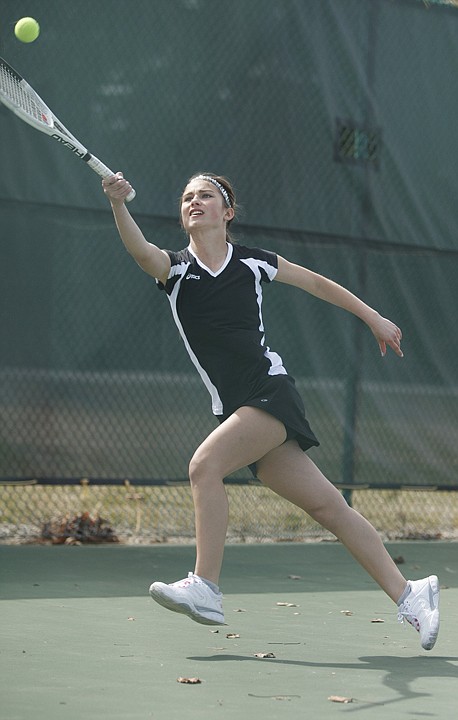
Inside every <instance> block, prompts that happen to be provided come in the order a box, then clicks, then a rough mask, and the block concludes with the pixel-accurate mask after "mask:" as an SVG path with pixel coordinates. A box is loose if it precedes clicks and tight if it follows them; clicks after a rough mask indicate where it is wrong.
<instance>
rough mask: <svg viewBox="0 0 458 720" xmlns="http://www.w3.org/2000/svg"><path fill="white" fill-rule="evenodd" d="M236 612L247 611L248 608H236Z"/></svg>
mask: <svg viewBox="0 0 458 720" xmlns="http://www.w3.org/2000/svg"><path fill="white" fill-rule="evenodd" d="M234 612H246V610H243V609H242V608H236V609H235V610H234Z"/></svg>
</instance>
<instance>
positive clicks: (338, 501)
mask: <svg viewBox="0 0 458 720" xmlns="http://www.w3.org/2000/svg"><path fill="white" fill-rule="evenodd" d="M257 474H258V477H259V479H260V480H261V481H262V482H263V483H264V484H265V485H266V486H268V487H270V488H271V489H272V490H273V491H274V492H276V493H277V494H278V495H281V496H282V497H284V498H286V499H287V500H289V501H290V502H292V503H294V504H295V505H297V506H298V507H300V508H302V509H303V510H305V512H307V513H308V514H309V515H310V516H311V517H313V519H314V520H316V521H317V522H318V523H320V525H322V526H323V527H325V528H327V529H328V530H330V531H331V532H332V533H333V534H334V535H335V536H336V537H337V538H338V539H339V540H340V541H341V542H342V543H343V544H344V545H345V547H346V548H347V549H348V550H349V551H350V553H351V554H352V555H353V557H354V558H355V559H356V560H357V561H358V562H359V563H360V564H361V565H362V567H363V568H364V569H365V570H366V571H367V572H368V573H369V574H370V575H371V576H372V577H373V578H374V580H375V581H376V582H377V583H378V584H379V585H380V587H381V588H382V589H383V590H384V591H385V592H386V594H387V595H388V596H389V597H390V598H391V599H392V600H393V601H394V602H395V603H397V604H398V605H399V612H400V614H401V615H402V616H403V617H405V618H406V620H407V621H408V622H410V623H411V624H412V625H413V626H414V627H415V628H416V629H417V630H418V631H419V632H420V636H421V643H422V647H423V648H424V649H425V650H430V649H431V648H432V647H433V645H434V643H435V641H436V638H437V634H438V632H439V587H438V582H437V578H436V576H431V577H430V578H426V579H425V580H424V581H409V582H407V581H406V579H405V578H404V576H403V575H402V573H401V572H400V570H399V568H398V566H397V565H396V564H395V562H394V560H393V559H392V558H391V556H390V555H389V553H388V551H387V550H386V548H385V546H384V544H383V542H382V540H381V538H380V536H379V534H378V532H377V531H376V530H375V528H374V527H373V526H372V525H371V524H370V523H369V522H368V521H367V520H366V519H365V518H364V517H363V516H362V515H360V514H359V513H358V512H357V511H356V510H354V509H353V508H351V507H350V506H349V505H348V504H347V502H346V501H345V499H344V498H343V496H342V495H341V493H340V492H339V491H338V490H337V489H336V488H335V487H334V485H332V483H331V482H329V480H328V479H327V478H326V477H325V476H324V475H323V473H322V472H321V471H320V470H319V469H318V468H317V466H316V465H315V463H314V462H313V461H312V460H311V459H310V458H309V457H308V456H307V455H306V454H305V453H304V452H303V451H302V450H301V449H300V447H299V445H298V444H297V442H296V441H295V440H292V441H288V442H286V443H284V444H283V445H281V446H280V447H278V448H275V449H273V450H271V451H270V452H269V453H267V454H266V455H265V456H264V457H263V458H262V459H261V460H260V461H258V463H257Z"/></svg>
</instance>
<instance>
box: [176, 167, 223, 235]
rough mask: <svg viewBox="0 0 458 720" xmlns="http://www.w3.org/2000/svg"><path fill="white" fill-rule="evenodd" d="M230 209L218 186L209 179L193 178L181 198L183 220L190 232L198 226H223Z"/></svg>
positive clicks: (185, 227) (187, 230)
mask: <svg viewBox="0 0 458 720" xmlns="http://www.w3.org/2000/svg"><path fill="white" fill-rule="evenodd" d="M230 211H231V208H228V207H226V203H225V202H224V198H223V196H222V195H221V193H220V191H219V190H218V188H216V187H215V186H214V185H213V184H212V183H210V182H208V181H207V180H201V179H199V178H196V179H195V180H191V182H190V183H189V184H188V185H187V186H186V188H185V190H184V193H183V196H182V198H181V222H182V223H183V227H184V229H185V230H186V232H188V233H191V232H192V230H193V229H197V228H204V227H212V228H215V227H223V226H224V223H225V222H226V221H227V220H229V219H230V217H229V215H230Z"/></svg>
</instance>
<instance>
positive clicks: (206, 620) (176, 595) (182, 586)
mask: <svg viewBox="0 0 458 720" xmlns="http://www.w3.org/2000/svg"><path fill="white" fill-rule="evenodd" d="M149 592H150V595H151V597H152V598H153V600H155V601H156V602H157V603H159V605H162V606H163V607H165V608H167V609H168V610H173V612H178V613H183V614H184V615H188V617H190V618H191V619H192V620H195V621H196V622H198V623H202V624H203V625H224V613H223V604H222V597H223V596H222V594H221V593H216V592H214V591H213V590H212V589H211V588H210V587H209V586H208V585H207V584H206V583H205V582H203V580H202V579H201V578H200V577H199V576H198V575H194V573H192V572H190V573H188V577H187V578H185V579H184V580H178V582H174V583H171V584H170V585H167V584H166V583H163V582H154V583H153V584H152V585H151V587H150V589H149Z"/></svg>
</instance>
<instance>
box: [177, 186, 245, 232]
mask: <svg viewBox="0 0 458 720" xmlns="http://www.w3.org/2000/svg"><path fill="white" fill-rule="evenodd" d="M205 175H207V176H208V177H211V178H213V179H214V180H216V182H217V183H219V184H220V185H222V186H223V188H224V189H225V191H226V192H227V194H228V196H229V200H230V203H231V208H232V209H233V210H234V217H233V218H232V220H235V216H236V213H237V201H236V197H235V191H234V188H233V186H232V183H231V181H230V180H229V179H228V178H227V177H224V175H215V173H210V172H198V173H195V174H194V175H192V176H191V177H190V178H189V180H188V181H187V183H186V185H189V183H190V182H191V181H192V180H195V179H196V178H198V177H201V176H205ZM223 199H224V198H223ZM181 203H182V198H180V207H181ZM232 220H228V221H227V225H226V240H227V242H228V243H234V242H235V240H234V238H233V236H232V235H231V233H230V232H229V225H230V224H231V222H232Z"/></svg>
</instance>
